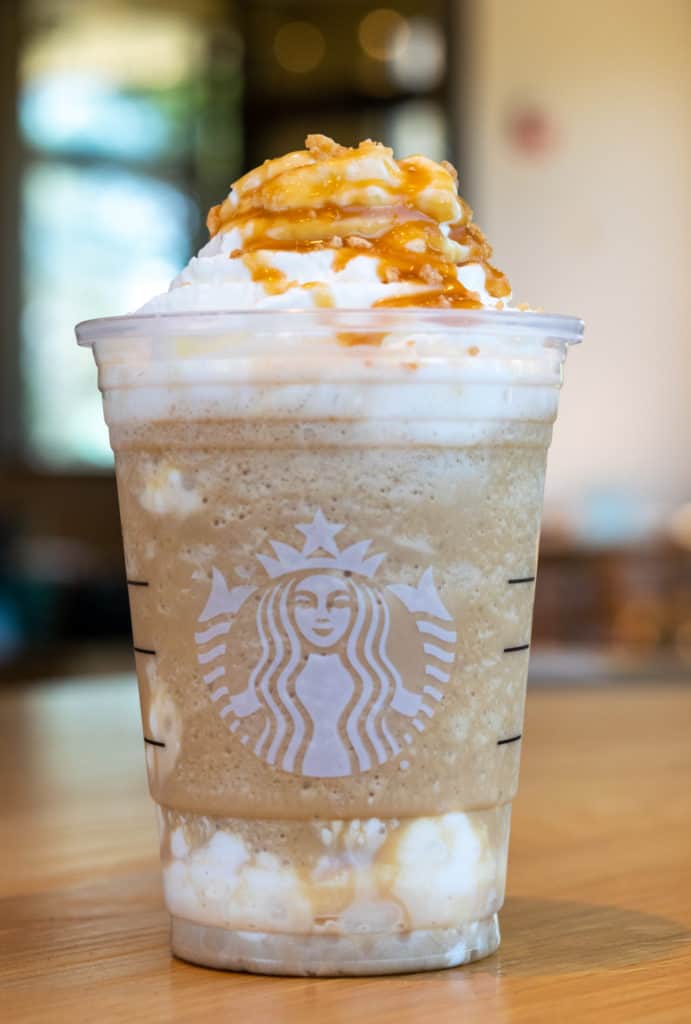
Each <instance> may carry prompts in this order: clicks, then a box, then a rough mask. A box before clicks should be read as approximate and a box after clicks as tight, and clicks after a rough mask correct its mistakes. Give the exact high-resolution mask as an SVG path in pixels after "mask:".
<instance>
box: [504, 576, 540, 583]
mask: <svg viewBox="0 0 691 1024" xmlns="http://www.w3.org/2000/svg"><path fill="white" fill-rule="evenodd" d="M508 582H509V583H534V582H535V577H534V576H516V577H515V578H514V579H512V580H509V581H508Z"/></svg>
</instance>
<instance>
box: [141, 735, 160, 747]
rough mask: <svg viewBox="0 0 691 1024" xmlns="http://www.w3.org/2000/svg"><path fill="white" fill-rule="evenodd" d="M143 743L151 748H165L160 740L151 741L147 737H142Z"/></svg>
mask: <svg viewBox="0 0 691 1024" xmlns="http://www.w3.org/2000/svg"><path fill="white" fill-rule="evenodd" d="M144 742H145V743H148V744H149V746H151V747H165V743H163V742H162V741H161V740H152V739H150V738H149V737H148V736H145V737H144Z"/></svg>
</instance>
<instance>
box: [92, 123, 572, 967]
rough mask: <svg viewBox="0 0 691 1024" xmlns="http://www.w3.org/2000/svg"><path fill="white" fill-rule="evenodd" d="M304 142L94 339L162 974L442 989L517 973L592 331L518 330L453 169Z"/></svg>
mask: <svg viewBox="0 0 691 1024" xmlns="http://www.w3.org/2000/svg"><path fill="white" fill-rule="evenodd" d="M309 143H310V140H308V149H307V150H306V151H304V152H301V153H296V154H288V156H287V157H284V158H281V160H278V161H269V162H268V163H267V164H265V165H264V166H263V168H259V169H258V170H257V171H254V172H251V174H250V175H248V176H246V178H245V179H241V181H240V182H238V183H236V185H235V186H234V189H233V191H232V192H231V197H234V198H230V199H229V200H226V203H224V204H223V205H222V206H221V207H218V208H215V210H214V211H212V215H211V218H210V226H211V229H212V233H213V237H212V241H211V242H210V243H209V246H207V247H206V249H205V250H202V253H200V257H199V258H197V260H196V261H194V260H193V261H192V263H191V264H190V267H188V268H187V270H186V271H185V272H183V274H182V275H181V278H180V279H178V280H177V281H176V282H175V284H187V285H188V287H187V288H184V289H183V288H173V289H172V290H171V292H170V293H169V295H168V296H166V297H164V298H162V299H158V300H153V302H152V303H151V304H149V306H148V307H145V309H144V311H143V312H142V313H141V314H139V315H135V316H132V317H126V318H112V319H110V320H102V321H93V322H91V323H89V324H84V325H81V326H80V328H78V333H79V338H80V341H82V342H83V343H87V344H92V345H93V347H94V351H95V356H96V360H97V362H98V366H99V380H100V386H101V388H102V390H103V394H104V404H105V414H106V419H107V422H108V424H109V428H110V434H111V441H112V445H113V448H114V451H115V454H116V469H117V480H118V491H119V497H120V506H121V515H122V523H123V536H124V544H125V558H126V566H127V574H128V582H129V587H130V601H131V609H132V624H133V634H134V643H135V651H136V659H137V670H138V678H139V686H140V696H141V704H142V718H143V725H144V739H145V743H146V751H147V765H148V771H149V783H150V788H151V792H152V795H153V797H154V799H155V801H156V803H157V805H158V812H159V824H160V834H161V856H162V864H163V879H164V889H165V897H166V903H167V906H168V909H169V911H170V914H171V917H172V946H173V951H174V952H175V953H176V954H178V955H179V956H181V957H183V958H185V959H188V960H192V961H195V962H198V963H203V964H208V965H211V966H218V967H229V968H235V969H245V970H251V971H265V972H271V973H294V974H307V973H315V974H344V973H352V974H367V973H386V972H394V971H405V970H419V969H423V968H434V967H443V966H452V965H455V964H460V963H465V962H467V961H470V960H473V959H477V958H479V957H482V956H485V955H487V954H488V953H491V952H492V951H493V950H494V949H496V947H497V945H498V943H499V931H498V923H497V913H498V911H499V909H500V907H501V905H502V902H503V898H504V887H505V877H506V860H507V850H508V838H509V817H510V807H511V800H512V798H513V796H514V794H515V792H516V786H517V779H518V763H519V752H520V745H521V732H522V721H523V704H524V696H525V682H526V673H527V664H528V647H529V639H530V624H531V616H532V606H533V591H534V580H535V572H536V552H537V539H538V531H539V523H540V513H541V506H542V491H543V481H544V469H545V458H546V451H547V446H548V444H549V440H550V436H551V429H552V423H553V421H554V418H555V415H556V409H557V399H558V388H559V386H560V383H561V371H562V364H563V360H564V357H565V352H566V346H567V344H568V343H570V342H574V341H577V340H579V339H580V334H581V324H580V322H579V321H577V320H573V319H570V318H564V317H549V316H543V315H536V314H531V313H521V312H517V311H509V310H504V309H502V308H501V301H502V300H501V298H500V297H499V295H496V294H493V293H495V292H499V293H501V295H504V296H505V295H506V293H507V291H508V288H507V287H506V285H505V279H504V278H503V275H501V274H500V273H499V272H498V271H496V270H494V268H492V267H491V266H490V265H489V264H487V258H488V255H489V252H488V249H487V246H486V243H485V242H484V239H483V238H482V236H481V235H480V233H479V232H478V230H477V228H475V227H474V225H472V224H471V221H470V214H469V211H468V210H467V208H466V207H465V206H464V205H463V204H462V201H460V200H459V199H458V197H457V195H456V185H455V180H454V177H453V174H452V173H451V170H450V169H447V168H446V167H442V166H441V165H437V164H433V163H432V162H431V161H424V159H423V158H409V161H408V162H407V161H401V162H398V163H397V162H396V161H394V160H393V158H392V156H391V154H390V151H389V150H386V149H385V148H384V147H381V146H377V145H375V144H373V143H365V144H361V146H360V147H358V148H357V149H355V150H346V149H343V148H342V147H337V146H335V144H333V143H328V142H327V140H321V138H320V137H319V139H318V141H316V142H315V141H312V143H311V144H309ZM411 161H413V162H414V163H412V164H411ZM310 175H312V177H311V178H310ZM314 175H317V179H315V178H314ZM315 180H316V181H317V183H319V182H321V183H322V193H320V192H319V190H318V189H316V188H315ZM306 194H307V195H309V197H310V205H309V206H307V205H306V201H305V195H306ZM320 195H322V200H320V198H319V197H320ZM451 200H453V202H452V201H451ZM291 203H292V205H291ZM454 203H455V205H454ZM314 210H316V214H315V213H312V212H311V211H314ZM445 213H446V214H447V216H444V214H445ZM454 213H455V214H456V216H455V218H454V217H453V216H449V214H454ZM224 218H225V219H224ZM435 232H436V234H435ZM411 243H413V244H412V246H411ZM450 246H455V247H457V249H458V251H456V249H454V248H450ZM473 247H475V248H473ZM459 252H460V253H461V255H463V254H465V255H466V256H467V259H466V260H465V261H463V260H462V259H461V258H460V257H459ZM451 256H455V257H456V259H455V260H454V259H451ZM363 261H364V262H363ZM451 268H453V270H451ZM392 269H393V271H395V273H392ZM373 272H374V280H372V274H373ZM339 275H345V277H343V276H339ZM481 275H482V276H481ZM478 282H480V283H482V282H484V285H486V289H485V290H484V291H483V290H482V289H481V288H480V287H479V284H478ZM471 286H472V287H471ZM185 293H187V294H185ZM363 293H364V294H365V296H366V304H367V305H368V307H369V308H367V309H355V308H348V306H353V305H354V303H355V301H356V299H357V296H358V294H360V295H362V294H363ZM262 296H264V298H263V299H262ZM183 300H184V302H183ZM362 301H363V303H364V300H362ZM184 303H187V311H185V309H184V308H183V305H184ZM195 305H196V307H197V308H196V309H194V310H193V311H192V309H193V307H195ZM242 305H244V306H245V307H248V306H251V307H252V308H246V309H244V310H239V309H237V308H236V310H235V311H232V309H233V307H234V306H235V307H239V306H242ZM329 305H330V306H331V307H332V308H329ZM152 307H153V308H152ZM224 307H225V308H224ZM272 307H275V308H272ZM300 307H302V308H300ZM406 307H412V308H406ZM498 307H499V308H498Z"/></svg>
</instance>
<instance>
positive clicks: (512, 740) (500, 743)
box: [497, 732, 523, 747]
mask: <svg viewBox="0 0 691 1024" xmlns="http://www.w3.org/2000/svg"><path fill="white" fill-rule="evenodd" d="M522 735H523V733H521V732H519V733H517V734H516V735H515V736H507V738H506V739H505V740H497V746H498V747H504V746H506V744H507V743H518V741H519V740H520V738H521V736H522Z"/></svg>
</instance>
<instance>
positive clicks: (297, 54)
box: [274, 21, 326, 75]
mask: <svg viewBox="0 0 691 1024" xmlns="http://www.w3.org/2000/svg"><path fill="white" fill-rule="evenodd" d="M325 53H326V41H325V39H324V35H323V33H322V32H321V31H320V30H319V29H318V28H317V26H316V25H313V24H312V23H311V22H310V21H288V22H286V24H285V25H281V27H280V28H279V30H278V32H277V33H276V35H275V36H274V54H275V56H276V60H277V61H278V63H279V64H280V65H281V67H282V68H284V69H285V70H286V71H291V72H293V73H294V74H298V75H302V74H306V73H307V72H309V71H314V69H315V68H317V67H319V65H320V64H321V62H322V61H323V59H324V55H325Z"/></svg>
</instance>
